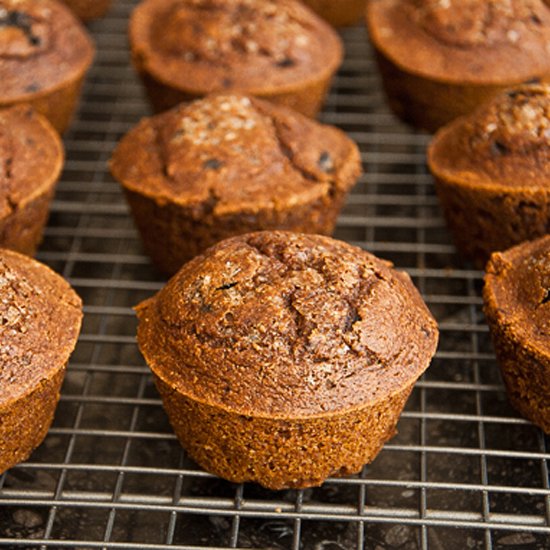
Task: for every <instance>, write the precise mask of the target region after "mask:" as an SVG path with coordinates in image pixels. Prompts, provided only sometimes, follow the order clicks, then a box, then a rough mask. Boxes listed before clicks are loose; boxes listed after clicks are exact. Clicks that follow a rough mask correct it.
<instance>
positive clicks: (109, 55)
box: [0, 0, 550, 550]
mask: <svg viewBox="0 0 550 550" xmlns="http://www.w3.org/2000/svg"><path fill="white" fill-rule="evenodd" d="M135 3H136V2H135V0H118V1H117V2H115V3H114V6H113V9H112V11H111V13H110V15H109V17H107V18H106V19H104V20H102V21H98V22H96V23H94V24H92V25H91V27H90V29H91V31H92V33H93V34H94V35H95V38H96V41H97V44H98V55H97V59H96V62H95V65H94V67H93V69H92V71H91V74H90V76H89V78H88V83H87V86H86V88H85V91H84V97H83V101H82V104H81V107H80V111H79V114H78V116H77V118H76V120H75V121H74V124H73V126H72V129H71V130H70V132H69V133H68V134H67V135H66V137H65V145H66V150H67V162H66V167H65V171H64V174H63V178H62V182H61V183H60V185H59V188H58V193H57V196H56V199H55V202H54V204H53V209H52V215H51V219H50V222H49V225H48V228H47V231H46V237H45V241H44V243H43V246H42V247H41V250H40V253H39V254H38V258H39V259H40V260H42V261H44V262H46V263H48V264H49V265H51V266H52V267H53V268H54V269H56V270H57V271H58V272H59V273H61V274H63V275H64V276H65V277H66V278H68V279H69V280H70V281H71V283H72V284H73V285H74V287H75V288H76V289H77V291H78V292H79V294H80V295H81V296H82V298H83V300H84V303H85V321H84V326H83V331H82V335H81V338H80V341H79V344H78V346H77V349H76V351H75V353H74V355H73V357H72V360H71V363H70V366H69V369H68V373H67V377H66V380H65V383H64V386H63V391H62V396H61V402H60V405H59V408H58V411H57V414H56V419H55V422H54V425H53V427H52V429H51V431H50V433H49V435H48V437H47V438H46V440H45V442H44V443H43V445H42V446H41V447H39V449H37V450H36V451H35V453H34V454H33V455H32V457H31V458H30V460H29V461H28V462H26V463H24V464H21V465H19V466H17V467H15V468H13V469H12V470H10V471H8V472H6V473H5V474H3V475H0V547H9V548H21V547H23V548H79V549H80V548H82V549H84V548H112V549H116V548H125V549H129V548H132V549H135V548H142V549H163V548H168V547H169V548H179V549H189V550H191V549H195V550H199V549H206V548H208V549H212V548H215V549H218V550H221V549H225V548H262V549H287V548H288V549H292V550H310V549H311V550H339V549H341V550H352V549H358V550H361V549H375V550H381V549H384V548H401V549H406V550H409V549H417V548H419V549H430V550H432V549H435V550H439V549H446V550H448V549H450V550H453V549H455V548H456V549H461V550H462V549H477V548H480V549H481V548H483V549H504V548H535V549H543V548H549V547H550V483H549V476H548V462H549V459H550V450H549V447H550V444H549V441H548V438H547V437H545V436H544V435H543V434H542V432H541V431H540V430H538V429H536V428H535V427H533V426H532V425H530V424H529V423H528V422H526V421H524V420H523V419H521V418H520V417H519V416H518V415H517V414H516V413H515V412H514V410H513V409H512V408H511V407H510V406H509V404H508V401H507V399H506V395H505V392H504V390H503V387H502V384H501V381H500V377H499V373H498V369H497V367H496V364H495V360H494V355H493V352H492V348H491V345H490V341H489V337H488V330H487V327H486V325H485V323H484V320H483V314H482V311H481V300H480V288H481V273H480V272H478V271H475V270H473V269H470V268H469V267H468V266H465V265H464V264H463V263H461V262H460V260H459V259H458V258H457V257H456V255H455V252H454V248H453V246H452V245H451V244H450V240H449V237H448V234H447V232H446V229H445V226H444V223H443V221H442V219H441V217H440V213H439V210H438V206H437V201H436V198H435V195H434V192H433V188H432V180H431V177H430V176H429V174H427V172H426V169H425V146H426V144H427V142H428V139H429V138H428V136H426V135H424V134H420V133H413V132H412V131H411V130H410V129H409V128H407V127H405V126H403V125H401V124H399V123H398V122H397V121H396V120H395V118H394V117H393V116H392V115H390V114H389V112H388V110H387V109H386V107H385V105H384V100H383V96H382V94H381V91H380V85H379V80H378V77H377V73H376V69H375V66H374V63H373V60H372V57H371V53H370V50H369V48H368V46H367V42H366V36H365V31H364V29H362V28H354V29H349V30H346V31H344V33H343V36H344V39H345V42H346V51H347V56H346V60H345V62H344V65H343V67H342V69H341V71H340V72H339V74H338V77H337V78H336V80H335V82H334V86H333V89H332V91H331V94H330V96H329V98H328V102H327V105H326V108H325V111H324V113H323V115H322V119H323V120H324V121H325V122H328V123H332V124H335V125H338V126H339V127H341V128H343V129H344V130H346V131H347V132H348V133H349V134H350V135H351V136H352V137H353V138H354V139H355V140H356V141H357V142H358V144H359V145H360V147H361V151H362V158H363V161H364V165H365V168H366V173H365V175H364V176H363V177H362V179H361V181H360V183H359V185H358V186H357V188H356V189H355V191H354V192H353V194H352V196H351V197H350V199H349V201H348V204H347V206H346V208H345V210H344V212H343V214H342V216H341V217H340V220H339V225H338V229H337V233H336V236H337V237H338V238H341V239H344V240H347V241H350V242H353V243H355V244H358V245H360V246H362V247H364V248H366V249H368V250H370V251H372V252H374V253H376V254H378V255H379V256H381V257H384V258H387V259H389V260H392V261H393V262H394V263H395V264H396V266H398V267H399V268H401V269H405V270H407V271H408V272H409V273H410V274H411V276H412V277H413V279H414V281H415V283H416V284H417V286H418V287H419V288H420V290H421V291H422V293H423V295H424V298H425V299H426V301H427V303H428V305H429V307H430V308H431V310H432V312H433V313H434V314H435V315H436V317H437V319H438V321H439V323H440V329H441V341H440V346H439V350H438V353H437V355H436V358H435V360H434V362H433V364H432V366H431V367H430V369H429V370H428V372H427V373H426V374H425V376H424V377H423V378H422V379H421V381H420V382H419V383H418V385H417V387H416V388H415V390H414V392H413V395H412V396H411V398H410V400H409V402H408V404H407V407H406V410H405V412H404V413H403V415H402V418H401V420H400V423H399V426H398V428H399V434H398V435H397V436H396V437H395V438H394V439H393V440H391V441H390V442H389V443H388V444H387V445H386V447H385V448H384V450H383V452H382V453H381V454H380V455H379V457H378V458H377V459H376V460H375V461H374V463H373V464H371V465H369V466H367V467H365V469H364V470H363V472H362V473H361V474H360V475H357V476H352V477H347V478H342V479H330V480H328V481H327V482H326V483H325V484H324V485H323V486H322V487H320V488H315V489H309V490H305V491H281V492H270V491H267V490H263V489H261V488H260V487H257V486H255V485H233V484H230V483H228V482H225V481H223V480H220V479H218V478H216V477H214V476H212V475H210V474H208V473H206V472H203V471H202V470H200V469H199V468H198V467H197V466H196V465H194V464H193V463H192V462H191V461H190V460H189V459H188V458H187V457H186V455H185V453H184V452H183V451H182V449H181V447H180V446H179V444H178V442H177V441H176V439H175V437H174V435H173V433H172V431H171V429H170V426H169V424H168V422H167V419H166V417H165V415H164V412H163V410H162V408H161V404H160V400H159V398H158V395H157V393H156V391H155V389H154V386H153V383H152V379H151V377H150V375H149V371H148V369H147V368H146V366H145V365H144V362H143V359H142V358H141V356H140V354H139V352H138V350H137V347H136V344H135V339H134V334H135V327H136V323H135V319H134V315H133V312H132V309H131V308H132V306H133V305H135V304H136V303H138V302H139V301H141V300H142V299H143V298H145V297H147V296H149V295H151V294H152V293H153V292H155V291H156V290H158V289H159V288H160V287H161V286H162V284H163V280H162V279H161V278H160V277H159V275H158V274H157V273H156V272H155V271H154V269H153V268H152V267H150V265H149V262H148V260H147V258H146V257H145V256H144V255H143V253H142V250H141V246H140V243H139V240H138V237H137V234H136V231H135V230H134V227H133V225H132V222H131V220H130V218H129V216H128V213H127V208H126V205H125V203H124V200H123V198H122V195H121V193H120V191H119V188H118V186H117V184H116V183H115V182H114V181H113V180H112V178H111V177H110V175H109V173H108V169H107V161H108V159H109V157H110V154H111V152H112V150H113V148H114V146H115V144H116V142H117V140H118V139H119V138H120V137H121V136H122V135H123V134H124V133H125V132H126V131H127V130H128V129H129V128H130V127H131V126H132V125H133V124H135V122H136V121H137V120H138V119H139V118H140V117H141V116H144V115H147V114H148V108H147V105H146V103H145V101H144V99H143V97H142V91H141V88H140V86H139V84H138V82H137V81H136V79H135V77H134V74H133V71H132V69H131V68H130V66H129V57H128V51H127V44H126V25H127V17H128V14H129V12H130V10H131V9H132V7H133V5H134V4H135Z"/></svg>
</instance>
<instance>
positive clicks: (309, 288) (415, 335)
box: [137, 232, 438, 489]
mask: <svg viewBox="0 0 550 550" xmlns="http://www.w3.org/2000/svg"><path fill="white" fill-rule="evenodd" d="M137 313H138V317H139V320H140V323H139V328H138V343H139V346H140V349H141V351H142V353H143V355H144V356H145V358H146V360H147V362H148V364H149V366H150V368H151V370H152V371H153V373H154V375H155V377H156V380H157V386H158V389H159V392H160V394H161V396H162V399H163V403H164V406H165V408H166V411H167V413H168V415H169V417H170V421H171V423H172V426H173V427H174V430H175V432H176V434H177V436H178V438H179V439H180V441H181V443H182V445H183V446H184V447H185V448H186V449H187V451H188V452H189V454H190V456H192V457H193V458H194V459H195V460H196V461H197V462H198V463H199V464H201V465H202V466H203V467H204V468H205V469H207V470H208V471H211V472H214V473H216V474H217V475H219V476H221V477H224V478H226V479H229V480H231V481H236V482H241V481H256V482H258V483H260V484H262V485H264V486H265V487H269V488H271V489H282V488H285V487H308V486H313V485H320V484H321V483H322V482H323V481H324V480H325V479H326V478H327V477H328V476H329V475H344V474H349V473H355V472H358V471H359V470H360V469H361V468H362V466H363V465H364V464H365V463H366V462H369V461H371V460H372V459H373V458H374V457H375V456H376V454H377V453H378V452H379V450H380V449H381V447H382V445H383V444H384V442H385V441H386V440H388V439H389V438H390V437H391V436H392V435H394V433H395V426H396V424H397V420H398V417H399V414H400V412H401V410H402V408H403V406H404V404H405V401H406V399H407V397H408V396H409V393H410V392H411V390H412V387H413V385H414V383H415V381H416V380H417V378H418V377H419V376H420V375H421V374H422V372H423V371H424V370H425V369H426V368H427V367H428V364H429V362H430V360H431V357H432V355H433V354H434V352H435V348H436V345H437V338H438V332H437V327H436V323H435V321H434V320H433V318H432V317H431V315H430V314H429V312H428V310H427V308H426V306H425V305H424V303H423V302H422V299H421V297H420V295H419V294H418V292H417V291H416V289H415V288H414V286H413V285H412V283H411V281H410V279H409V277H408V276H407V275H405V274H403V273H400V272H396V271H394V270H393V269H392V268H391V266H390V264H388V263H385V262H382V261H381V260H378V259H377V258H376V257H374V256H372V255H371V254H368V253H367V252H365V251H362V250H361V249H359V248H355V247H353V246H351V245H348V244H346V243H343V242H339V241H335V240H333V239H331V238H328V237H322V236H319V235H299V234H295V233H287V232H260V233H252V234H247V235H244V236H239V237H234V238H232V239H228V240H225V241H223V242H221V243H219V244H218V245H216V246H214V247H213V248H211V249H209V250H208V251H207V252H206V253H205V254H204V255H202V256H199V257H197V258H195V259H194V260H192V261H191V262H189V263H188V264H186V265H185V266H184V267H183V268H182V269H181V270H180V272H179V273H178V274H177V275H176V276H175V277H173V278H172V279H171V280H170V281H169V282H168V284H167V285H166V287H165V288H164V289H163V290H161V291H160V292H159V293H158V294H157V295H156V296H155V297H153V298H152V299H150V300H148V301H146V302H144V303H142V304H141V305H140V306H138V308H137Z"/></svg>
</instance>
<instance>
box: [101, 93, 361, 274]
mask: <svg viewBox="0 0 550 550" xmlns="http://www.w3.org/2000/svg"><path fill="white" fill-rule="evenodd" d="M111 170H112V173H113V175H114V176H115V178H116V179H117V180H119V181H120V182H121V184H122V185H123V186H124V188H125V190H126V193H127V198H128V200H129V203H130V205H131V207H132V212H133V214H134V217H135V219H136V223H137V225H138V227H139V228H140V230H141V233H142V236H143V239H144V242H145V244H146V247H147V249H148V251H149V252H150V253H151V254H152V256H153V258H154V259H155V261H156V263H157V264H159V265H160V267H161V269H163V270H165V271H167V272H171V273H174V272H175V271H176V270H177V269H178V268H179V267H180V266H181V265H182V264H183V263H184V261H186V260H189V259H191V258H192V257H193V256H194V255H196V254H197V253H199V252H201V251H202V250H204V249H205V248H207V247H208V246H210V245H212V244H214V243H215V242H217V241H219V240H221V239H223V238H226V237H228V236H231V235H236V234H240V233H245V232H249V231H254V230H259V229H271V228H273V229H275V228H280V229H293V230H297V231H298V230H301V231H305V232H325V233H330V232H332V230H333V228H334V223H335V221H336V216H337V215H338V212H339V210H340V207H341V205H342V202H343V200H344V199H345V197H346V195H347V193H348V191H349V190H350V188H351V187H352V186H353V185H354V184H355V182H356V181H357V178H358V177H359V174H360V172H361V160H360V155H359V150H358V148H357V146H356V145H355V144H354V143H353V142H352V141H351V140H350V139H349V138H347V137H346V135H345V134H344V133H343V132H341V131H340V130H338V129H336V128H333V127H330V126H325V125H321V124H318V123H316V122H313V121H311V120H309V119H307V118H305V117H304V116H302V115H300V114H298V113H294V112H292V111H290V110H287V109H284V108H283V107H280V106H275V105H272V104H270V103H267V102H264V101H261V100H258V99H251V98H248V97H246V96H243V95H240V94H222V95H214V96H209V97H207V98H205V99H204V100H200V101H197V102H195V103H192V104H190V105H182V106H179V107H177V108H176V109H174V110H172V111H170V112H167V113H165V114H162V115H159V116H156V117H153V118H148V119H144V120H142V121H141V122H140V124H138V126H136V127H135V128H134V129H133V130H131V131H130V133H129V134H128V135H127V136H126V137H124V138H123V140H122V141H121V143H120V144H119V146H118V147H117V150H116V151H115V153H114V155H113V159H112V162H111Z"/></svg>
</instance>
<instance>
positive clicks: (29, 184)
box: [0, 105, 64, 254]
mask: <svg viewBox="0 0 550 550" xmlns="http://www.w3.org/2000/svg"><path fill="white" fill-rule="evenodd" d="M63 157H64V154H63V146H62V143H61V140H60V138H59V135H58V134H57V132H55V130H54V129H53V128H52V127H51V125H50V124H49V123H48V121H47V120H46V119H45V118H44V117H42V116H40V115H38V114H37V113H36V112H35V111H34V110H33V109H32V108H31V107H30V106H28V105H21V106H17V107H12V108H10V109H4V110H0V246H2V247H7V248H12V249H14V250H18V251H20V252H24V253H26V254H33V253H34V251H35V249H36V246H37V245H38V243H39V242H40V239H41V236H42V231H43V228H44V225H45V223H46V219H47V215H48V207H49V202H50V200H51V198H52V196H53V193H54V189H55V185H56V183H57V180H58V177H59V174H60V173H61V168H62V166H63Z"/></svg>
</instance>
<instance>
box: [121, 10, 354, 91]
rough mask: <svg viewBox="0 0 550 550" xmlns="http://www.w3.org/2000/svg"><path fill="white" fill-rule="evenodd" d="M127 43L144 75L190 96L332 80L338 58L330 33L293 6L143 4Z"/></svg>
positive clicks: (339, 51) (136, 12) (336, 39)
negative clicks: (187, 92)
mask: <svg viewBox="0 0 550 550" xmlns="http://www.w3.org/2000/svg"><path fill="white" fill-rule="evenodd" d="M130 42H131V45H132V53H133V55H134V58H135V59H136V60H137V62H138V64H139V65H140V66H144V68H145V70H146V71H147V72H149V73H151V74H152V75H153V76H154V77H155V78H156V79H158V80H160V81H161V82H163V83H165V84H168V85H171V86H176V87H179V88H182V89H185V90H188V91H189V92H191V93H195V94H197V95H203V94H207V93H210V92H214V91H221V90H227V89H238V90H242V91H247V92H249V93H252V94H257V93H262V92H263V93H266V92H268V91H269V90H271V89H277V90H278V91H283V90H284V89H285V88H287V87H288V88H289V89H291V88H292V87H293V86H295V85H296V83H300V84H301V83H303V82H304V81H306V82H307V81H308V80H312V79H314V80H317V79H319V78H321V77H324V76H325V75H329V74H332V72H333V71H334V70H335V69H336V67H337V66H338V65H339V64H340V62H341V60H342V55H343V48H342V43H341V40H340V38H339V37H338V35H337V34H336V32H335V31H334V30H333V29H332V28H331V27H330V26H329V25H328V24H327V23H325V22H324V21H323V20H322V19H320V18H319V17H317V16H316V15H315V14H314V13H313V12H311V11H310V10H309V9H308V8H306V7H305V6H303V5H301V4H300V3H299V2H297V1H295V0H145V1H144V2H142V3H141V4H140V5H139V6H138V7H137V8H136V9H135V10H134V12H133V14H132V17H131V21H130Z"/></svg>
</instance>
